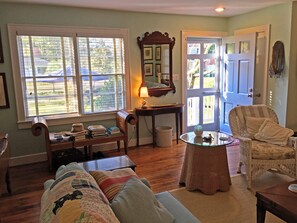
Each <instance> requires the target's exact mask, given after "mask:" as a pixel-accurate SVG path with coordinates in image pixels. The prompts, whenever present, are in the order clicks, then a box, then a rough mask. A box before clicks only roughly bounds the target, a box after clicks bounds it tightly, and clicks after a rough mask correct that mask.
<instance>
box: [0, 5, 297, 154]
mask: <svg viewBox="0 0 297 223" xmlns="http://www.w3.org/2000/svg"><path fill="white" fill-rule="evenodd" d="M294 12H295V14H296V13H297V6H296V2H293V3H286V4H281V5H276V6H272V7H269V8H265V9H262V10H258V11H255V12H251V13H247V14H243V15H239V16H234V17H231V18H217V17H201V16H181V15H165V14H153V13H135V12H121V11H112V10H99V9H86V8H71V7H58V6H46V5H32V4H9V3H0V28H1V36H2V44H3V48H4V59H5V63H4V64H0V72H5V73H6V78H7V84H8V89H9V92H8V94H9V100H10V108H9V109H0V132H8V133H9V136H10V142H11V157H17V156H23V155H30V154H34V153H41V152H45V148H44V142H43V138H42V137H33V136H32V134H31V131H30V129H18V126H17V114H16V107H15V106H16V105H15V95H14V85H13V78H12V69H11V59H10V51H9V43H8V35H7V24H8V23H16V24H40V25H43V24H44V25H58V26H59V25H61V26H78V27H107V28H127V29H128V30H129V39H130V42H129V56H130V58H129V59H130V73H131V83H130V84H131V87H132V92H131V93H132V98H131V99H132V100H131V101H132V109H133V108H135V107H139V106H140V104H141V100H140V99H139V98H138V96H137V91H138V87H139V85H140V83H141V67H140V50H139V48H138V46H137V43H136V38H137V37H138V36H142V35H143V33H145V32H153V31H156V30H158V31H161V32H168V33H169V36H170V37H175V38H176V44H175V46H174V49H173V73H174V74H178V75H179V78H178V80H177V81H174V84H175V85H176V89H177V92H176V93H175V94H172V93H169V94H167V95H166V96H162V97H160V98H156V97H151V98H149V99H148V100H147V101H148V103H152V104H161V103H174V102H181V100H182V99H181V80H182V78H181V72H182V70H181V69H182V68H181V31H182V30H200V31H220V32H229V34H233V32H234V30H236V29H243V28H249V27H254V26H260V25H267V24H270V25H271V37H270V49H272V46H273V44H274V43H275V41H277V40H281V41H282V42H283V43H284V45H285V57H286V69H285V72H284V74H283V76H282V77H281V78H278V79H275V78H268V94H267V95H268V97H269V92H271V93H272V106H273V108H274V109H275V110H276V112H277V113H278V116H279V119H280V123H281V124H283V125H286V126H288V127H291V128H293V129H294V130H295V131H296V130H297V119H296V118H295V116H296V113H297V103H296V102H295V100H296V95H297V90H296V89H297V88H296V87H295V86H297V77H296V72H297V67H296V63H297V61H296V58H297V43H295V42H291V39H292V40H294V37H295V36H296V35H297V16H296V15H295V16H294ZM269 60H270V61H271V50H270V55H269ZM287 99H288V100H287ZM267 101H269V100H267ZM168 121H170V122H172V123H173V124H174V119H173V116H172V117H169V120H168V118H167V116H166V119H164V118H163V117H162V118H159V119H158V118H157V123H158V125H166V124H167V125H168ZM143 123H144V121H143V120H142V121H141V130H142V131H141V137H149V135H150V133H149V132H148V130H147V128H146V127H145V125H144V124H143ZM100 124H104V125H107V126H108V125H111V124H113V121H102V122H100ZM173 124H172V125H173ZM148 125H149V128H150V121H148ZM50 129H51V130H52V131H61V130H65V129H70V126H69V125H65V126H56V127H51V128H50Z"/></svg>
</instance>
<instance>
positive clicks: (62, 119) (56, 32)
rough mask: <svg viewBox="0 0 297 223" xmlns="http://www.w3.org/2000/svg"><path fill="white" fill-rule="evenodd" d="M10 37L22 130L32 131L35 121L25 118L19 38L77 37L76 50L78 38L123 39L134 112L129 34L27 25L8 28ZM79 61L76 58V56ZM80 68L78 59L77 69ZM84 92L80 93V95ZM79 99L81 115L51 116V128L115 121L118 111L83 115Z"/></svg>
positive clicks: (115, 30) (127, 106)
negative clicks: (35, 36) (75, 123)
mask: <svg viewBox="0 0 297 223" xmlns="http://www.w3.org/2000/svg"><path fill="white" fill-rule="evenodd" d="M7 27H8V37H9V45H10V52H11V62H12V73H13V80H14V81H13V82H14V91H15V99H16V109H17V119H18V122H17V123H18V127H19V128H20V129H23V128H30V127H31V121H32V118H28V119H26V118H25V105H24V100H23V98H24V95H23V90H22V89H23V87H22V80H21V71H20V66H19V57H18V48H17V35H41V36H42V35H44V36H51V35H52V36H67V37H73V40H74V48H77V45H76V41H77V40H76V37H102V38H104V37H105V38H123V39H124V52H125V87H126V97H125V107H124V109H127V110H130V109H131V88H130V65H129V51H128V49H129V46H128V44H129V31H128V29H122V28H101V27H75V26H50V25H23V24H8V25H7ZM75 57H76V56H75ZM75 66H78V63H77V59H76V65H75ZM79 91H80V90H78V93H79ZM79 97H80V96H79V95H78V106H79V107H78V114H73V115H67V116H65V115H55V116H47V121H48V124H49V125H50V126H51V125H63V124H71V123H74V122H78V121H81V122H88V121H95V120H97V121H98V120H109V119H113V118H114V117H115V113H116V111H112V112H100V113H93V114H82V113H81V109H82V108H81V104H80V103H81V102H80V99H79Z"/></svg>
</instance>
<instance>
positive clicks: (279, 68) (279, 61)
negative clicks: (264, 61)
mask: <svg viewBox="0 0 297 223" xmlns="http://www.w3.org/2000/svg"><path fill="white" fill-rule="evenodd" d="M284 69H285V49H284V44H283V42H281V41H276V42H275V43H274V45H273V48H272V62H271V64H270V66H269V76H270V77H280V76H281V74H282V72H283V71H284Z"/></svg>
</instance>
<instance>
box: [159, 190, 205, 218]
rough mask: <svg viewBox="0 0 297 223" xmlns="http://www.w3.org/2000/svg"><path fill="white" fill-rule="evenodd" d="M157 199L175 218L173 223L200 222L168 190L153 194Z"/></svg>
mask: <svg viewBox="0 0 297 223" xmlns="http://www.w3.org/2000/svg"><path fill="white" fill-rule="evenodd" d="M155 196H156V198H157V200H158V201H159V202H160V203H161V204H163V205H164V206H165V208H166V209H167V210H168V211H169V212H170V213H171V214H172V215H173V217H174V218H175V223H200V221H199V220H198V219H197V218H196V217H195V216H194V215H193V214H192V213H191V212H190V211H189V210H188V209H187V208H186V207H185V206H183V205H182V204H181V203H180V202H179V201H178V200H176V199H175V198H174V197H173V196H172V195H171V194H170V193H169V192H167V191H165V192H161V193H158V194H156V195H155Z"/></svg>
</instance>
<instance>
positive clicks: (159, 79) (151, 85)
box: [137, 31, 175, 97]
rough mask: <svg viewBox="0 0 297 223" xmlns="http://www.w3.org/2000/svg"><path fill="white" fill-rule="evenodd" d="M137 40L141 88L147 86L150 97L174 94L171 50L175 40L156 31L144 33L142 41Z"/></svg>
mask: <svg viewBox="0 0 297 223" xmlns="http://www.w3.org/2000/svg"><path fill="white" fill-rule="evenodd" d="M137 39H138V45H139V47H140V50H141V64H142V84H141V86H147V88H148V93H149V95H150V96H156V97H158V96H161V95H165V94H167V93H168V92H169V91H173V93H175V86H174V84H173V82H172V48H173V46H174V43H175V39H174V38H172V39H170V38H169V37H168V34H167V33H165V34H162V33H160V32H158V31H155V32H153V33H152V34H149V33H145V35H144V37H143V38H142V39H140V37H138V38H137Z"/></svg>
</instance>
